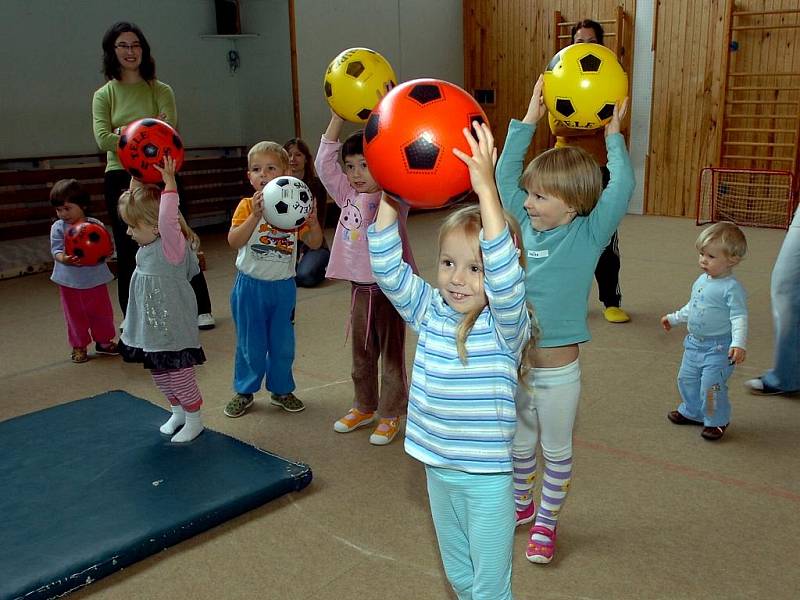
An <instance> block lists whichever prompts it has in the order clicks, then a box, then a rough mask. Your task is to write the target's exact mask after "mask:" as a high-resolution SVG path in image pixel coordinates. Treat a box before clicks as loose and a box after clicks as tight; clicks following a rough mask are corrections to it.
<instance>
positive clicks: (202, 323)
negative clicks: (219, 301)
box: [197, 313, 217, 329]
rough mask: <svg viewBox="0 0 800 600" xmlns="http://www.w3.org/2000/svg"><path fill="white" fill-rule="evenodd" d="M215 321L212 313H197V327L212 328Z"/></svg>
mask: <svg viewBox="0 0 800 600" xmlns="http://www.w3.org/2000/svg"><path fill="white" fill-rule="evenodd" d="M216 324H217V322H216V321H215V320H214V315H212V314H211V313H203V314H202V315H197V328H198V329H214V326H215V325H216Z"/></svg>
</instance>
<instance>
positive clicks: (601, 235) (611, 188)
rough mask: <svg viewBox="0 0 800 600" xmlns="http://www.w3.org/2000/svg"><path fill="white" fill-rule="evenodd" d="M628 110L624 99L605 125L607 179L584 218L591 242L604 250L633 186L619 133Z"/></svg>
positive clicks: (627, 157) (628, 158)
mask: <svg viewBox="0 0 800 600" xmlns="http://www.w3.org/2000/svg"><path fill="white" fill-rule="evenodd" d="M627 110H628V99H627V98H625V99H624V100H622V101H621V102H618V103H617V104H616V105H615V106H614V115H613V116H612V117H611V121H609V123H608V125H606V131H605V134H606V151H607V153H608V172H609V175H610V179H609V182H608V185H607V186H606V189H604V190H603V193H602V194H600V199H599V200H598V201H597V205H596V206H595V207H594V209H592V212H591V213H589V216H588V219H589V223H590V227H591V232H592V236H593V238H594V241H595V243H596V244H597V245H598V246H600V247H602V248H605V247H606V246H607V245H608V242H609V240H611V236H613V235H614V231H616V229H617V227H619V223H620V221H622V219H623V217H624V216H625V213H626V212H627V210H628V203H629V202H630V200H631V196H632V195H633V189H634V187H635V186H636V181H635V179H634V173H633V166H632V165H631V159H630V156H629V155H628V149H627V148H626V147H625V138H624V137H622V134H621V133H620V129H621V124H622V120H623V119H624V118H625V113H626V112H627Z"/></svg>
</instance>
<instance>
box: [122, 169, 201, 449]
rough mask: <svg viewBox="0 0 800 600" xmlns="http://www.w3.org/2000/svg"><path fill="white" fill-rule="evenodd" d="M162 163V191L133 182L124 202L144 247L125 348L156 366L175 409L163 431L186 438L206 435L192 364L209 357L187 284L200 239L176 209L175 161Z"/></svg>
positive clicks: (133, 358)
mask: <svg viewBox="0 0 800 600" xmlns="http://www.w3.org/2000/svg"><path fill="white" fill-rule="evenodd" d="M156 168H158V170H159V171H160V172H161V175H162V177H163V179H164V186H165V187H164V191H163V192H160V191H159V190H158V188H156V187H154V186H142V185H139V184H136V182H135V180H134V181H132V186H131V189H129V190H128V191H126V192H125V193H123V194H122V196H121V197H120V199H119V214H120V217H122V220H123V221H124V222H125V223H126V224H127V226H128V231H127V233H128V235H129V236H131V238H133V241H135V242H136V243H137V244H138V245H139V250H138V251H137V252H136V268H135V269H134V271H133V275H132V276H131V287H130V294H129V296H128V310H127V312H126V314H125V320H124V321H123V323H122V338H121V342H122V343H121V344H120V351H121V353H122V357H123V359H124V360H125V361H126V362H141V363H143V365H144V367H145V368H146V369H150V372H151V374H152V376H153V381H154V382H155V384H156V387H158V389H159V390H161V392H162V393H163V394H164V396H166V398H167V401H168V402H169V403H170V406H171V408H172V416H171V417H170V418H169V420H168V421H167V422H166V423H164V424H163V425H162V426H161V428H160V431H161V433H163V434H165V435H172V438H171V439H172V442H175V443H181V442H190V441H191V440H193V439H194V438H196V437H197V436H198V435H200V434H201V433H202V432H203V422H202V419H201V417H200V406H201V405H202V403H203V398H202V397H201V395H200V390H199V389H198V387H197V380H196V378H195V373H194V366H195V365H199V364H202V363H203V362H205V354H204V353H203V349H202V348H201V347H200V339H199V334H198V330H197V300H196V299H195V295H194V292H193V291H192V286H191V285H190V284H189V280H190V279H191V278H192V277H194V276H195V275H197V273H198V272H199V271H200V266H199V265H198V261H197V255H196V254H195V252H194V250H196V244H197V236H196V235H195V233H194V232H193V231H192V230H191V229H190V228H189V226H188V225H187V224H186V221H184V219H183V217H182V216H181V214H180V212H179V211H178V204H179V198H178V192H177V185H176V182H175V161H174V160H173V159H172V158H170V157H166V158H165V159H164V167H163V168H161V167H156ZM159 196H160V199H159ZM179 428H180V431H178V429H179ZM176 431H177V433H176ZM173 434H174V435H173Z"/></svg>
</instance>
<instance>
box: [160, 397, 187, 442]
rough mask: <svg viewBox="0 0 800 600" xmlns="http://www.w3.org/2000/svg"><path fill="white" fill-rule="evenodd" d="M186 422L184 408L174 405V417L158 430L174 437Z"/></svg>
mask: <svg viewBox="0 0 800 600" xmlns="http://www.w3.org/2000/svg"><path fill="white" fill-rule="evenodd" d="M185 422H186V416H185V413H184V411H183V407H182V406H181V405H180V404H178V405H174V404H173V405H172V416H171V417H170V418H169V419H168V420H167V422H166V423H164V424H163V425H162V426H161V427H159V428H158V430H159V431H160V432H161V433H163V434H165V435H172V434H173V433H175V432H176V431H178V428H179V427H180V426H181V425H183V424H184V423H185Z"/></svg>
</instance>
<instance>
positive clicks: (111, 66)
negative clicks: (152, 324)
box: [92, 21, 214, 329]
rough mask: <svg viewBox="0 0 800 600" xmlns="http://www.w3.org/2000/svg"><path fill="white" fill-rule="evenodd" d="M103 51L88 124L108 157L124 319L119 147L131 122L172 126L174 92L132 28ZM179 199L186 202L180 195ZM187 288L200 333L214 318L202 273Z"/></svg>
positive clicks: (126, 265)
mask: <svg viewBox="0 0 800 600" xmlns="http://www.w3.org/2000/svg"><path fill="white" fill-rule="evenodd" d="M102 46H103V74H104V75H105V78H106V80H107V82H106V83H105V85H103V86H102V87H101V88H100V89H98V90H97V91H96V92H95V93H94V97H93V98H92V121H93V128H94V138H95V140H96V141H97V145H98V146H99V147H100V149H101V150H105V151H106V153H107V154H106V159H107V164H106V172H105V178H104V194H105V200H106V208H107V209H108V218H109V219H110V220H111V225H112V229H113V231H114V244H115V246H116V249H117V287H118V294H119V305H120V308H121V309H122V312H123V314H124V313H125V311H126V310H127V307H128V286H129V285H130V280H131V275H132V274H133V270H134V268H135V266H136V260H135V257H136V251H137V249H138V246H137V244H136V242H134V241H133V240H132V239H131V238H130V237H128V236H127V235H126V233H125V232H126V229H127V226H126V225H125V223H124V222H123V221H122V220H121V219H120V216H119V213H118V212H117V203H118V201H119V197H120V195H121V194H122V192H123V191H125V190H127V189H128V186H129V185H130V180H131V176H130V175H129V174H128V173H127V172H126V171H125V170H124V169H123V168H122V165H121V164H120V162H119V160H118V158H117V152H116V150H117V143H118V142H119V138H120V135H121V134H122V132H123V131H124V129H125V127H126V126H127V125H128V124H129V123H131V122H132V121H135V120H137V119H142V118H144V117H156V118H159V119H162V120H164V121H166V122H168V123H169V124H170V125H172V126H173V127H175V126H177V121H178V113H177V109H176V107H175V95H174V94H173V92H172V88H171V87H170V86H168V85H167V84H166V83H164V82H162V81H159V80H158V79H156V63H155V60H153V57H152V56H151V54H150V44H148V43H147V38H145V37H144V34H143V33H142V31H141V29H139V28H138V27H137V26H136V25H134V24H133V23H127V22H124V21H123V22H119V23H115V24H114V25H112V26H111V28H110V29H109V30H108V31H106V33H105V35H104V36H103V43H102ZM179 191H180V190H179ZM181 199H182V200H183V199H185V195H184V194H181ZM184 206H185V202H184ZM191 284H192V288H193V289H194V292H195V295H196V296H197V309H198V313H199V314H198V325H199V326H200V328H201V329H211V328H212V327H213V326H214V317H213V316H212V315H211V299H210V298H209V295H208V286H207V285H206V280H205V277H204V276H203V273H202V271H201V272H200V273H199V274H198V275H197V276H195V277H194V278H193V279H192V281H191Z"/></svg>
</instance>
